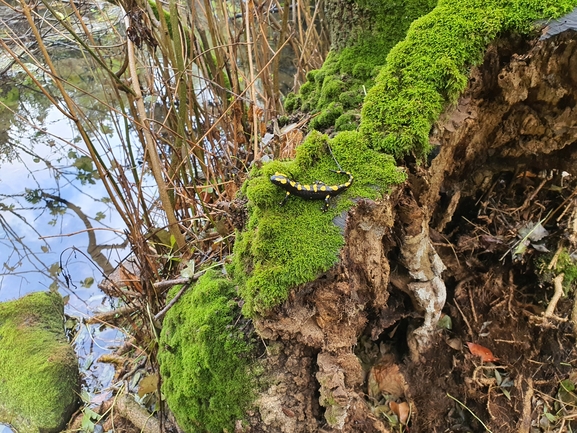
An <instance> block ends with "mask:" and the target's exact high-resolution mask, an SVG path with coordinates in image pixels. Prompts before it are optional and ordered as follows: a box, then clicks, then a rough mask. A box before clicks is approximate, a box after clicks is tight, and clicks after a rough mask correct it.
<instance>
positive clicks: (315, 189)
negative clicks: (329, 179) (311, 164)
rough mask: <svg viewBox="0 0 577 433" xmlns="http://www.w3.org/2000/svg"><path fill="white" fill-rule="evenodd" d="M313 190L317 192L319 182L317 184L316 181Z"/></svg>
mask: <svg viewBox="0 0 577 433" xmlns="http://www.w3.org/2000/svg"><path fill="white" fill-rule="evenodd" d="M313 191H314V192H317V191H318V187H317V184H316V183H315V184H314V185H313Z"/></svg>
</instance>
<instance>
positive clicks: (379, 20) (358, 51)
mask: <svg viewBox="0 0 577 433" xmlns="http://www.w3.org/2000/svg"><path fill="white" fill-rule="evenodd" d="M357 3H358V6H359V7H360V8H361V9H369V10H370V15H371V17H372V18H373V20H372V21H373V25H372V26H371V28H370V29H362V28H359V29H358V34H355V35H352V40H350V41H348V46H346V47H345V48H343V49H342V50H341V51H339V52H338V53H335V52H331V53H329V56H328V57H327V59H326V60H325V62H324V63H323V66H322V68H321V69H319V70H316V71H311V72H309V73H308V74H307V82H306V83H305V84H303V86H302V87H301V89H300V92H299V94H298V95H295V94H289V95H288V96H287V99H286V101H285V108H286V109H287V111H289V112H290V111H295V110H302V111H309V112H313V113H316V112H319V113H320V114H319V115H318V116H317V117H315V118H314V119H313V120H312V121H311V123H310V127H311V128H312V129H316V130H319V131H322V130H325V129H327V128H329V127H331V126H333V125H334V126H335V128H336V130H337V131H346V130H352V129H355V128H356V127H357V126H358V122H355V124H354V127H353V125H351V120H352V119H354V120H355V121H356V120H357V119H358V116H356V117H355V116H354V114H358V113H360V108H361V104H362V101H363V99H364V97H365V92H366V90H367V89H370V88H371V87H372V86H373V85H374V83H375V81H374V79H375V77H376V75H377V74H378V72H379V70H380V68H381V67H382V66H383V65H384V64H385V60H386V57H387V54H388V53H389V50H390V49H391V48H392V47H394V46H395V44H396V43H397V42H399V41H400V40H402V39H403V38H404V37H405V35H406V32H407V29H408V28H409V26H410V24H411V23H412V22H413V21H414V20H415V19H416V18H418V17H420V16H422V15H424V14H426V13H427V12H429V11H430V10H431V9H432V8H433V7H435V5H436V3H437V1H436V0H410V1H403V2H393V1H384V0H357ZM341 117H343V118H342V119H341Z"/></svg>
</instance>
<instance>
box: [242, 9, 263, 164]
mask: <svg viewBox="0 0 577 433" xmlns="http://www.w3.org/2000/svg"><path fill="white" fill-rule="evenodd" d="M245 5H246V12H245V19H246V41H247V54H248V67H249V71H250V84H249V85H248V88H249V89H250V93H249V94H250V100H251V105H252V107H251V109H252V120H253V128H252V135H253V155H254V159H255V160H256V159H257V158H258V156H257V155H258V124H257V122H258V114H257V108H258V106H257V103H256V92H255V88H254V81H255V79H256V78H255V76H254V62H253V59H252V49H253V43H252V42H251V28H250V21H251V17H252V14H253V10H254V3H253V0H248V1H247V2H246V3H245ZM263 70H264V69H263Z"/></svg>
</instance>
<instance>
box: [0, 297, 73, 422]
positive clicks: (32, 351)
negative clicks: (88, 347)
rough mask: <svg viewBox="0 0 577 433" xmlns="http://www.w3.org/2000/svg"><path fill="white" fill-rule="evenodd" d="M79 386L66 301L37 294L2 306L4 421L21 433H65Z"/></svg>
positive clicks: (0, 395)
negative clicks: (68, 332)
mask: <svg viewBox="0 0 577 433" xmlns="http://www.w3.org/2000/svg"><path fill="white" fill-rule="evenodd" d="M79 384H80V382H79V371H78V361H77V359H76V355H75V354H74V350H73V349H72V347H71V346H70V344H69V343H68V341H67V340H66V336H65V335H64V302H63V300H62V297H61V296H60V295H58V294H56V293H43V292H39V293H32V294H30V295H27V296H24V297H23V298H21V299H18V300H15V301H10V302H5V303H2V304H0V422H4V423H9V424H11V425H13V426H14V427H15V428H16V429H17V430H18V432H19V433H38V432H41V433H51V432H58V431H61V430H63V428H64V427H65V425H66V423H67V422H68V420H69V419H70V416H71V414H72V413H73V412H74V410H75V409H76V407H77V406H78V402H79V400H78V393H79V386H80V385H79Z"/></svg>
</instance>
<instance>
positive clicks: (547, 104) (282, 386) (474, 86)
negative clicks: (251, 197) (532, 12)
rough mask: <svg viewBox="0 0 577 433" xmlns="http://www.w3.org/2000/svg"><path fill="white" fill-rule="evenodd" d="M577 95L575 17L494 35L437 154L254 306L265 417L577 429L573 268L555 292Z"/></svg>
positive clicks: (323, 422) (444, 128)
mask: <svg viewBox="0 0 577 433" xmlns="http://www.w3.org/2000/svg"><path fill="white" fill-rule="evenodd" d="M576 100H577V39H576V38H575V34H574V33H570V32H566V33H563V34H561V35H559V36H556V37H554V38H550V39H546V40H543V41H535V42H533V43H532V44H527V43H526V42H522V41H515V40H509V41H507V42H502V43H500V44H499V45H496V46H493V47H491V48H490V49H489V50H488V51H487V53H486V56H485V60H484V63H483V64H482V65H481V66H480V67H478V68H476V69H474V70H473V71H472V72H471V78H470V84H469V88H468V90H467V91H466V92H465V93H464V94H463V96H462V97H461V98H460V100H459V101H458V103H457V104H456V105H455V106H454V107H451V108H450V109H449V110H447V112H446V113H445V115H444V116H443V117H442V119H441V120H440V121H439V122H438V124H437V125H436V126H435V128H434V129H433V130H432V132H431V142H432V143H435V144H436V145H438V146H439V147H438V149H439V150H440V152H439V154H438V155H437V156H436V158H434V159H433V160H432V162H431V164H430V166H427V167H424V166H419V165H414V164H413V165H412V164H410V163H407V168H408V170H409V173H410V176H409V181H408V182H407V184H406V185H405V186H404V188H401V189H399V190H397V191H396V192H395V193H394V194H393V195H392V196H391V197H387V198H386V199H384V200H382V201H380V202H378V203H377V202H371V201H360V202H359V203H358V205H357V206H356V207H355V208H354V209H353V210H352V211H351V212H350V213H349V215H348V216H347V224H346V234H345V235H346V242H347V244H346V246H345V248H344V249H343V251H342V254H341V261H340V263H339V265H338V266H337V267H336V268H335V269H333V270H332V271H331V272H329V273H327V274H326V275H323V276H321V277H320V278H319V279H318V280H316V281H315V282H313V283H310V284H307V285H305V286H303V287H301V288H299V290H297V291H296V292H295V293H294V294H293V296H292V298H291V299H289V301H288V302H286V303H285V304H284V305H283V306H281V307H279V308H277V309H276V310H275V311H274V312H272V313H271V314H270V315H268V316H267V317H265V318H262V319H261V320H259V321H257V322H256V323H255V325H256V328H257V330H258V331H259V333H260V335H261V336H262V338H263V341H264V342H265V343H266V345H267V347H268V353H269V357H268V359H267V361H266V362H267V369H268V370H269V371H272V372H273V373H271V377H270V380H271V382H270V383H271V385H270V386H269V387H268V389H267V391H266V392H265V393H263V395H262V397H261V399H260V401H259V408H260V409H259V411H255V413H254V419H253V421H254V424H253V429H252V430H251V431H255V432H256V431H263V432H287V433H288V432H336V431H342V432H367V433H368V432H387V431H393V430H394V431H403V432H405V431H406V432H408V431H410V432H484V431H486V430H490V431H492V432H513V431H515V432H532V433H533V432H542V431H543V432H544V431H575V429H576V428H577V421H575V420H574V418H575V417H576V414H577V410H576V406H575V404H576V402H577V397H576V396H575V395H574V394H573V393H572V392H568V391H567V390H565V389H564V388H563V387H562V386H561V382H562V381H564V380H567V381H566V382H564V385H565V387H568V386H570V384H571V383H573V384H574V383H575V382H576V380H577V374H576V373H575V368H574V364H575V365H577V359H576V355H577V354H576V351H575V335H576V329H575V327H574V326H573V321H574V320H575V318H576V317H577V309H576V308H575V307H574V300H573V299H574V295H573V291H572V287H571V284H568V282H569V280H570V278H574V277H575V276H574V275H573V276H572V275H571V274H570V272H569V271H568V270H565V275H564V282H565V290H566V291H567V290H568V294H567V295H564V296H562V297H561V298H560V300H559V301H558V302H557V301H554V300H553V294H554V289H555V283H554V281H553V278H555V277H556V276H558V274H559V273H560V272H561V271H560V270H559V269H560V265H558V266H556V261H558V260H560V257H562V254H559V253H560V252H562V251H568V252H569V253H571V252H573V251H575V241H576V239H577V238H576V237H577V208H576V206H575V203H576V199H577V169H576V168H575V167H577V164H576V163H577V112H576V108H575V101H576ZM539 222H540V223H541V224H540V225H539V224H538V223H539ZM542 228H544V229H546V232H545V231H543V230H542ZM525 244H526V245H525ZM547 250H548V251H549V252H547ZM556 253H557V254H556ZM557 282H558V283H560V282H561V281H560V279H557ZM558 286H559V287H560V288H561V287H562V285H561V284H558ZM441 313H442V314H443V315H444V316H447V317H446V318H444V319H443V320H442V322H441V323H447V322H446V320H447V318H450V320H451V323H452V326H449V325H447V326H446V327H445V328H439V327H437V326H436V322H437V320H438V319H439V316H440V314H441ZM449 328H450V329H449ZM469 342H472V343H476V344H478V345H481V346H483V347H484V348H486V349H488V350H490V351H491V353H492V355H493V356H494V357H495V358H498V359H497V360H491V355H490V353H487V354H486V358H485V360H484V361H485V362H483V359H482V358H481V357H480V356H478V355H475V354H473V353H472V352H471V351H470V350H469V348H468V345H467V343H469ZM473 350H474V349H473ZM391 401H393V402H396V403H398V404H401V405H403V404H404V402H406V403H408V405H404V406H403V407H405V408H406V407H409V408H410V415H409V418H408V420H407V421H405V423H406V425H399V424H397V425H395V424H394V416H395V414H394V412H393V411H392V410H391V406H393V407H394V408H396V406H395V405H394V404H393V405H391V404H390V402H391ZM400 413H401V412H400V409H397V414H400ZM400 416H401V417H403V416H404V415H403V414H400ZM391 420H392V421H393V422H391ZM569 426H570V427H571V428H572V430H568V429H569Z"/></svg>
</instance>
